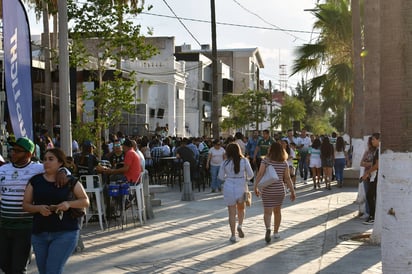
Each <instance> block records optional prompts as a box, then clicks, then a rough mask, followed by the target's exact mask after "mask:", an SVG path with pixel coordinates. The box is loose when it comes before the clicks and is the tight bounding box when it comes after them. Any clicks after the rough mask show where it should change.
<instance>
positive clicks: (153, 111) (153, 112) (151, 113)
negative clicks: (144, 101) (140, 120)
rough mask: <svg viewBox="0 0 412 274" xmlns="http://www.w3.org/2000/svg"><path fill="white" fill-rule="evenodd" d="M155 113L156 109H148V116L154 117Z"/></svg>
mask: <svg viewBox="0 0 412 274" xmlns="http://www.w3.org/2000/svg"><path fill="white" fill-rule="evenodd" d="M155 113H156V110H155V109H154V108H151V109H149V117H150V118H154V117H155Z"/></svg>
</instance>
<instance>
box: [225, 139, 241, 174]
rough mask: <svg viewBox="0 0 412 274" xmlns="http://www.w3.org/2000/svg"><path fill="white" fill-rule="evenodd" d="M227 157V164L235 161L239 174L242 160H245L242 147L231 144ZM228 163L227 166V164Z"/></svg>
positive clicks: (228, 146)
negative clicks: (241, 150)
mask: <svg viewBox="0 0 412 274" xmlns="http://www.w3.org/2000/svg"><path fill="white" fill-rule="evenodd" d="M226 156H227V159H228V161H227V163H229V161H230V160H232V161H233V165H234V170H235V173H236V174H237V173H239V171H240V159H241V158H243V155H242V153H241V152H240V147H239V145H238V144H237V143H230V144H228V145H227V147H226ZM227 163H226V164H227Z"/></svg>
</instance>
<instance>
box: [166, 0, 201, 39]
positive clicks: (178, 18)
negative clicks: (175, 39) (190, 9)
mask: <svg viewBox="0 0 412 274" xmlns="http://www.w3.org/2000/svg"><path fill="white" fill-rule="evenodd" d="M163 2H164V3H165V5H166V6H167V7H168V8H169V10H170V11H171V12H172V13H173V15H174V16H175V18H176V19H177V20H179V22H180V24H181V25H182V26H183V27H184V28H185V30H186V31H187V32H188V33H189V34H190V36H192V38H193V39H194V40H195V41H196V43H198V44H199V46H202V44H200V42H199V41H198V40H197V39H196V37H195V36H194V35H193V33H192V32H191V31H190V30H189V29H188V28H187V27H186V25H185V24H184V23H183V22H182V20H181V19H180V17H178V16H177V15H176V13H175V12H174V11H173V9H172V8H171V7H170V6H169V4H168V3H167V2H166V0H163Z"/></svg>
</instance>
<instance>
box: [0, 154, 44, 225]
mask: <svg viewBox="0 0 412 274" xmlns="http://www.w3.org/2000/svg"><path fill="white" fill-rule="evenodd" d="M42 172H44V169H43V165H42V164H39V163H34V162H30V163H29V164H27V165H26V166H24V167H15V166H13V164H11V163H8V164H5V165H3V166H1V167H0V189H1V192H0V193H1V203H0V227H2V228H8V229H23V228H30V227H31V225H32V215H31V214H30V213H27V212H24V211H23V206H22V204H23V197H24V191H25V189H26V185H27V182H28V181H29V179H30V178H31V177H33V176H34V175H36V174H39V173H42Z"/></svg>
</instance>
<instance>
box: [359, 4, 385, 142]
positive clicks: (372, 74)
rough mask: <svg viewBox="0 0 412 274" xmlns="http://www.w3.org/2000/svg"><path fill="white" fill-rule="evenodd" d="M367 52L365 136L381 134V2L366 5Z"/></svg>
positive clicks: (365, 63)
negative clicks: (379, 34)
mask: <svg viewBox="0 0 412 274" xmlns="http://www.w3.org/2000/svg"><path fill="white" fill-rule="evenodd" d="M364 11H365V16H364V26H365V51H364V54H363V56H364V57H363V60H364V66H365V82H364V85H365V90H364V96H365V97H364V117H365V119H364V126H363V136H365V135H369V136H370V135H371V134H372V133H374V132H380V108H379V102H380V93H379V92H378V91H379V86H380V83H379V81H377V80H376V79H379V77H380V58H381V57H380V45H379V36H378V35H377V34H378V33H379V32H380V31H381V30H380V17H379V16H377V14H379V1H376V0H366V1H365V5H364Z"/></svg>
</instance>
